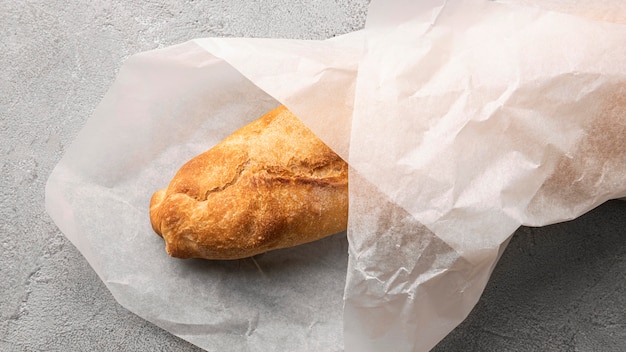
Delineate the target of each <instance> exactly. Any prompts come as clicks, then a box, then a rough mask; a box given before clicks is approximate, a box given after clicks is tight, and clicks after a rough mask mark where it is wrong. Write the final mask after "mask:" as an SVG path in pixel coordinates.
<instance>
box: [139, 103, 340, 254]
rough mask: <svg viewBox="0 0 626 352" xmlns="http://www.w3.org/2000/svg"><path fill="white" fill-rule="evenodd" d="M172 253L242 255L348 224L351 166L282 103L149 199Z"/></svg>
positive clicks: (156, 223)
mask: <svg viewBox="0 0 626 352" xmlns="http://www.w3.org/2000/svg"><path fill="white" fill-rule="evenodd" d="M150 221H151V223H152V228H153V229H154V231H155V232H156V233H157V234H159V235H160V236H161V237H163V239H164V240H165V249H166V251H167V253H169V254H170V255H171V256H173V257H178V258H207V259H237V258H244V257H249V256H253V255H255V254H259V253H263V252H267V251H270V250H273V249H278V248H285V247H291V246H295V245H298V244H302V243H306V242H311V241H314V240H317V239H320V238H323V237H326V236H329V235H332V234H335V233H338V232H341V231H343V230H345V229H346V227H347V221H348V165H347V164H346V163H345V162H344V161H343V160H342V159H341V158H340V157H339V156H338V155H337V154H335V153H334V152H333V151H332V150H331V149H330V148H329V147H328V146H326V145H325V144H324V143H323V142H322V141H321V140H320V139H318V138H317V137H316V136H315V135H314V134H313V132H311V131H310V130H309V129H308V128H307V127H306V126H305V125H304V124H302V122H300V121H299V120H298V119H297V118H296V117H295V116H294V115H293V114H292V113H291V112H290V111H289V110H288V109H287V108H285V107H284V106H280V107H278V108H276V109H274V110H272V111H270V112H268V113H267V114H265V115H264V116H262V117H260V118H259V119H257V120H256V121H253V122H252V123H250V124H248V125H246V126H244V127H242V128H241V129H239V130H238V131H236V132H235V133H233V134H232V135H230V136H229V137H227V138H226V139H224V140H223V141H222V142H220V143H219V144H217V145H215V146H214V147H213V148H211V149H210V150H208V151H206V152H204V153H202V154H200V155H198V156H196V157H195V158H193V159H191V160H190V161H189V162H187V163H186V164H185V165H183V166H182V168H181V169H180V170H179V171H178V172H177V173H176V175H175V176H174V178H173V179H172V181H171V183H170V184H169V186H168V188H167V189H163V190H160V191H157V192H156V193H154V195H153V196H152V199H151V200H150Z"/></svg>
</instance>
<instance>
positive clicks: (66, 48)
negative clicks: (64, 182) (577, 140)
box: [0, 0, 626, 352]
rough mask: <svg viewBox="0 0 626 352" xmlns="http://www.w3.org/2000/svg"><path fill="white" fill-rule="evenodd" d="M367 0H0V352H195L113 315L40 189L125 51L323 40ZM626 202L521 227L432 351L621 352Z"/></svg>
mask: <svg viewBox="0 0 626 352" xmlns="http://www.w3.org/2000/svg"><path fill="white" fill-rule="evenodd" d="M366 6H367V0H319V1H315V2H306V1H287V0H272V1H269V0H267V1H245V2H244V1H229V0H215V1H193V0H187V1H169V0H168V1H142V2H139V1H137V2H126V1H120V0H115V1H106V2H105V1H96V2H88V1H70V0H50V1H27V2H21V1H11V0H0V31H1V32H0V34H1V38H2V39H1V40H0V68H1V70H2V77H3V78H2V80H1V81H0V160H1V165H2V172H1V174H0V190H1V191H0V242H1V248H0V253H1V255H0V351H87V350H93V351H117V352H121V351H199V350H200V349H198V348H197V347H195V346H193V345H191V344H189V343H187V342H185V341H183V340H181V339H179V338H177V337H174V336H172V335H170V334H168V333H167V332H165V331H163V330H161V329H159V328H157V327H155V326H154V325H152V324H150V323H147V322H145V321H143V320H142V319H140V318H138V317H137V316H135V315H134V314H132V313H130V312H128V311H127V310H125V309H124V308H123V307H121V306H120V305H119V304H118V303H117V302H116V301H115V300H114V299H113V297H112V296H111V294H110V293H109V291H108V290H107V289H106V287H105V286H104V285H103V284H102V282H101V281H100V280H99V279H98V277H97V275H96V274H95V273H94V272H93V270H92V269H91V268H90V266H89V264H88V263H87V262H86V261H85V260H84V258H83V257H82V256H81V254H80V253H79V252H78V251H77V250H76V249H75V248H74V247H73V246H72V245H71V244H70V243H69V242H68V241H67V240H66V239H65V238H64V237H63V235H62V234H61V233H60V232H59V230H58V229H57V228H56V226H55V225H54V224H53V223H52V221H51V220H50V218H49V217H48V215H47V214H46V213H45V210H44V186H45V182H46V179H47V178H48V175H49V174H50V172H51V170H52V168H53V167H54V165H55V164H56V163H57V162H58V161H59V159H60V158H61V156H62V155H63V151H64V149H65V148H66V147H67V146H68V145H69V144H70V143H71V141H72V140H73V138H74V137H75V136H76V134H77V133H78V131H79V130H80V129H81V127H82V125H83V124H84V123H85V121H86V119H87V118H88V117H89V116H90V114H91V113H92V111H93V109H94V108H95V106H96V104H97V103H98V102H99V101H100V99H101V98H102V96H103V94H104V93H105V92H106V90H107V88H108V87H109V85H110V84H111V83H112V81H113V79H114V77H115V74H116V70H117V69H118V68H119V67H120V65H121V64H122V62H123V61H124V59H125V58H127V57H128V56H129V55H131V54H134V53H137V52H140V51H145V50H148V49H153V48H157V47H162V46H167V45H170V44H176V43H179V42H182V41H186V40H188V39H191V38H195V37H204V36H254V37H287V38H312V39H321V38H328V37H332V36H334V35H338V34H342V33H346V32H349V31H353V30H356V29H359V28H361V27H362V26H363V24H364V19H365V13H366ZM625 307H626V202H617V201H614V202H610V203H608V204H605V205H603V206H601V207H599V208H598V209H596V210H594V211H593V212H591V213H589V214H587V215H585V216H583V217H581V218H579V219H577V220H575V221H572V222H569V223H564V224H557V225H553V226H548V227H545V228H540V229H529V228H522V229H520V230H519V231H518V232H517V233H516V234H515V236H514V238H513V240H512V241H511V244H510V246H509V248H508V249H507V251H506V252H505V254H504V256H503V258H502V260H501V262H500V264H499V265H498V266H497V268H496V270H495V272H494V275H493V277H492V280H491V282H490V284H489V285H488V287H487V289H486V292H485V294H484V296H483V298H482V299H481V301H480V302H479V304H478V305H477V306H476V308H475V309H474V311H473V312H472V314H471V315H470V316H469V318H468V319H467V320H466V321H465V322H464V323H463V324H462V325H461V326H459V327H458V328H457V329H456V330H455V331H454V332H452V333H451V334H450V335H449V336H448V337H447V338H446V339H445V340H444V341H442V342H441V343H440V344H439V345H438V346H437V348H436V350H437V351H530V350H535V351H623V350H626V313H625V311H626V308H625Z"/></svg>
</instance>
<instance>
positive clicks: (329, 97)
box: [46, 0, 626, 351]
mask: <svg viewBox="0 0 626 352" xmlns="http://www.w3.org/2000/svg"><path fill="white" fill-rule="evenodd" d="M624 42H626V28H625V26H623V25H620V24H616V23H609V22H604V21H600V20H597V19H586V18H583V17H581V16H578V15H571V14H565V13H556V12H548V11H545V10H542V9H538V8H532V7H520V6H518V5H515V4H502V3H493V2H485V1H482V0H466V1H443V0H439V1H435V0H426V1H420V2H411V1H400V0H397V1H384V2H383V1H382V0H380V1H376V0H375V1H372V3H371V8H370V12H369V14H368V22H367V25H366V28H365V30H363V31H361V32H356V33H351V34H348V35H344V36H341V37H338V38H334V39H332V40H326V41H297V40H271V39H232V38H231V39H219V38H210V39H198V40H193V41H190V42H187V43H183V44H180V45H177V46H173V47H169V48H165V49H161V50H155V51H151V52H147V53H142V54H138V55H135V56H133V57H131V58H130V59H129V60H128V61H127V62H126V63H125V64H124V66H123V67H122V69H121V70H120V73H119V76H118V78H117V80H116V82H115V83H114V85H113V86H112V87H111V89H110V90H109V92H108V93H107V95H106V96H105V98H104V99H103V101H102V102H101V104H100V105H99V106H98V108H97V109H96V112H95V113H94V116H92V117H91V118H90V119H89V121H88V122H87V124H86V126H85V127H84V129H83V130H82V131H81V133H80V134H79V136H78V137H77V139H76V140H75V141H74V143H73V144H72V145H71V147H70V148H68V150H67V152H66V154H65V156H64V157H63V159H62V160H61V162H60V163H59V164H58V165H57V167H56V168H55V170H54V171H53V173H52V175H51V176H50V179H49V180H48V184H47V187H46V208H47V210H48V212H49V214H50V215H51V217H52V218H53V219H54V221H55V222H56V224H57V225H58V226H59V228H60V229H61V230H62V231H63V233H64V234H65V235H66V236H67V237H68V239H70V240H71V241H72V243H73V244H74V245H75V246H76V247H77V248H78V249H79V250H80V251H81V253H83V255H84V256H85V257H86V258H87V260H88V261H89V263H90V264H91V265H92V266H93V268H94V270H95V271H96V272H97V273H98V275H99V276H100V277H101V279H102V280H103V282H104V283H105V284H106V285H107V287H108V288H109V289H110V290H111V292H112V293H113V295H114V296H115V298H116V299H117V300H118V301H119V302H120V304H122V305H123V306H125V307H126V308H128V309H129V310H131V311H133V312H135V313H136V314H138V315H139V316H141V317H143V318H145V319H147V320H149V321H151V322H153V323H155V324H156V325H158V326H160V327H162V328H164V329H166V330H168V331H170V332H171V333H173V334H175V335H177V336H180V337H182V338H184V339H186V340H188V341H190V342H192V343H194V344H196V345H198V346H200V347H203V348H205V349H207V350H209V351H233V350H234V351H239V350H246V351H270V350H285V351H307V350H308V351H339V350H343V349H345V350H346V351H380V350H394V351H423V350H428V349H430V348H431V347H432V346H434V345H435V344H436V343H437V342H438V341H439V340H440V339H441V338H442V337H443V336H445V335H446V334H447V333H448V332H449V331H450V330H452V329H453V328H454V327H455V326H456V325H457V324H458V323H460V322H461V321H462V320H463V319H464V318H465V316H466V315H467V314H468V313H469V311H470V310H471V309H472V307H473V306H474V304H475V303H476V301H477V300H478V298H479V297H480V294H481V292H482V290H483V288H484V286H485V284H486V282H487V280H488V278H489V275H490V273H491V270H492V269H493V266H494V265H495V263H496V261H497V259H498V257H499V255H500V254H501V253H502V251H503V249H504V248H505V246H506V244H507V241H508V238H509V236H510V235H511V234H512V233H513V232H514V231H515V229H516V228H517V227H519V226H520V225H522V224H528V225H544V224H548V223H552V222H557V221H562V220H565V219H570V218H573V217H576V216H578V215H581V214H582V213H584V212H585V211H587V210H589V209H591V208H593V207H594V206H596V205H598V204H600V203H601V202H603V201H605V200H607V199H610V198H616V197H624V196H626V187H625V184H626V155H625V154H626V153H625V151H624V144H625V142H624V138H625V137H624V136H625V134H626V121H625V120H626V113H625V111H624V109H625V106H626V101H624V96H625V95H626V88H625V87H626V63H625V61H626V49H625V48H624V47H623V45H621V43H624ZM280 103H282V104H285V105H287V106H288V107H289V108H290V109H291V110H293V111H294V112H295V113H296V115H297V116H299V117H300V118H301V119H302V120H303V122H304V123H305V124H307V125H308V126H309V127H310V128H311V129H312V130H313V131H314V132H315V133H316V134H317V135H318V136H319V137H320V138H322V139H323V140H324V141H325V142H326V143H327V144H329V145H330V146H331V147H332V148H333V149H334V150H335V151H337V152H338V153H339V154H340V155H341V156H342V157H344V158H345V159H346V160H347V161H348V162H349V163H350V165H351V173H350V217H349V228H348V236H347V240H348V241H347V240H346V236H345V234H338V235H336V236H332V237H329V238H327V239H324V240H322V241H318V242H315V243H311V244H307V245H304V246H300V247H295V248H290V249H286V250H280V251H275V252H270V253H266V254H264V255H261V256H258V257H255V258H251V259H244V260H238V261H204V260H178V259H173V258H169V257H168V256H167V254H166V253H165V251H164V249H163V242H162V240H161V239H160V238H159V237H157V236H156V235H155V234H154V233H153V232H152V230H151V228H150V223H149V219H148V202H149V199H150V196H151V195H152V193H153V192H154V191H155V190H157V189H160V188H163V187H165V186H166V185H167V183H168V182H169V180H170V179H171V177H172V176H173V175H174V173H175V172H176V170H177V169H178V168H179V167H180V166H181V165H182V164H183V163H184V162H185V161H187V160H189V159H190V158H192V157H193V156H195V155H197V154H199V153H201V152H203V151H204V150H206V149H208V148H210V147H211V146H212V145H214V144H216V143H217V142H219V141H220V140H221V139H223V138H224V137H226V136H227V135H228V134H230V133H231V132H232V131H234V130H235V129H236V128H238V127H241V126H243V125H244V124H245V123H247V122H249V121H251V120H253V119H255V118H257V117H258V116H260V115H262V114H263V113H264V112H266V111H268V110H269V109H271V108H272V107H274V106H276V105H278V104H280ZM348 242H349V246H348ZM348 254H349V255H348Z"/></svg>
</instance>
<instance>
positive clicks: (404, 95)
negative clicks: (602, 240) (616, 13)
mask: <svg viewBox="0 0 626 352" xmlns="http://www.w3.org/2000/svg"><path fill="white" fill-rule="evenodd" d="M372 6H373V7H372V8H371V11H372V12H371V13H370V16H369V17H368V30H369V32H367V33H366V38H367V45H366V48H365V51H364V55H363V57H362V59H361V64H360V67H359V76H358V79H357V87H356V100H355V110H354V114H353V117H352V134H351V142H350V148H351V149H350V165H351V167H352V168H353V169H354V170H355V171H356V172H353V173H352V174H351V179H350V187H351V190H352V192H351V194H350V197H351V198H350V201H351V204H350V205H351V208H350V224H351V225H350V227H349V232H348V237H349V242H350V250H351V252H350V254H351V255H350V262H349V266H348V282H347V286H346V307H345V315H344V319H345V328H346V330H345V333H346V340H345V341H346V348H347V349H348V350H355V351H381V350H385V349H387V350H389V349H390V348H391V349H392V350H395V351H412V350H420V351H421V350H428V349H429V348H431V347H432V346H434V345H435V344H436V342H438V341H439V340H440V339H441V338H443V337H444V335H445V334H446V333H447V332H448V331H449V330H451V329H452V328H453V327H454V326H455V325H456V324H458V322H460V321H461V320H462V319H464V317H465V316H466V315H467V314H468V313H469V312H470V310H471V308H472V307H473V306H474V304H475V302H476V301H477V300H478V297H479V296H480V293H481V292H482V290H483V288H484V286H485V283H486V280H487V279H488V277H489V274H490V272H491V270H492V268H493V266H494V264H495V263H496V261H497V259H498V257H499V255H500V253H501V252H502V249H503V246H504V245H505V244H506V243H507V240H508V238H509V236H510V235H511V234H512V233H513V232H514V230H515V229H517V228H518V227H519V226H520V225H522V224H527V225H544V224H549V223H553V222H557V221H561V220H566V219H571V218H573V217H576V216H578V215H580V214H582V213H583V212H585V211H587V210H589V209H591V208H593V207H595V206H596V205H598V204H600V203H602V202H604V201H605V200H607V199H609V198H612V197H621V196H624V195H625V194H626V193H625V192H626V48H625V47H624V46H623V45H621V44H620V43H624V42H626V27H625V26H623V25H618V24H613V23H607V22H595V21H591V20H587V19H584V18H581V17H574V16H570V15H565V14H562V13H556V12H545V11H542V10H539V9H535V8H522V7H517V6H515V5H508V4H499V3H492V2H485V1H479V0H476V1H437V0H432V1H428V0H427V1H419V2H407V1H391V2H385V3H384V4H383V3H382V2H375V3H373V4H372ZM375 10H379V11H375ZM415 14H418V15H415ZM371 322H376V323H371ZM389 346H393V347H389Z"/></svg>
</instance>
